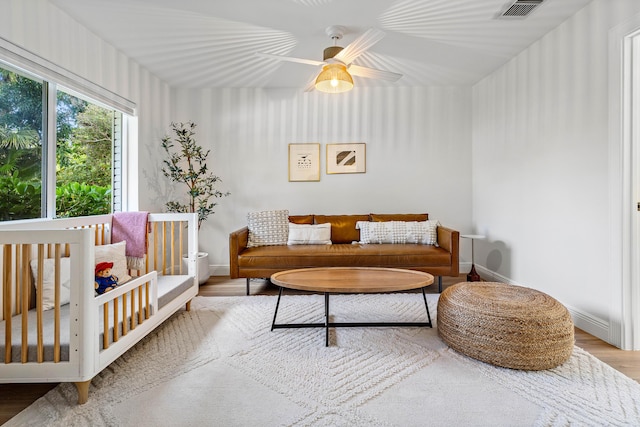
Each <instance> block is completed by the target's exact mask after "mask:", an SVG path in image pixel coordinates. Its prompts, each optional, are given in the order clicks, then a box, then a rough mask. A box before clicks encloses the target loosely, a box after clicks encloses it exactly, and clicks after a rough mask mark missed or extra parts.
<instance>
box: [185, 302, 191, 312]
mask: <svg viewBox="0 0 640 427" xmlns="http://www.w3.org/2000/svg"><path fill="white" fill-rule="evenodd" d="M186 310H187V311H191V300H189V301H187V307H186Z"/></svg>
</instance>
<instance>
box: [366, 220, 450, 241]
mask: <svg viewBox="0 0 640 427" xmlns="http://www.w3.org/2000/svg"><path fill="white" fill-rule="evenodd" d="M438 225H440V224H439V223H438V221H434V220H431V221H384V222H380V221H378V222H373V221H358V223H357V224H356V227H357V228H358V229H359V230H360V243H362V244H369V243H378V244H380V243H398V244H404V243H407V244H409V243H417V244H423V245H437V243H438V242H437V240H438V233H437V229H438Z"/></svg>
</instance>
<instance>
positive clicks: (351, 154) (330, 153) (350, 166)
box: [327, 142, 367, 174]
mask: <svg viewBox="0 0 640 427" xmlns="http://www.w3.org/2000/svg"><path fill="white" fill-rule="evenodd" d="M366 164H367V159H366V144H365V143H364V142H359V143H355V144H327V174H333V173H365V172H366Z"/></svg>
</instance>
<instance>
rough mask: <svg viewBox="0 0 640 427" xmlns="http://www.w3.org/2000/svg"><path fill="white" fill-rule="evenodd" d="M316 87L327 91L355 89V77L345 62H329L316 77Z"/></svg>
mask: <svg viewBox="0 0 640 427" xmlns="http://www.w3.org/2000/svg"><path fill="white" fill-rule="evenodd" d="M316 89H318V90H319V91H321V92H327V93H340V92H347V91H349V90H351V89H353V79H352V78H351V74H349V72H348V71H347V67H345V66H344V65H343V64H327V65H325V66H324V67H322V71H321V72H320V74H318V77H317V78H316Z"/></svg>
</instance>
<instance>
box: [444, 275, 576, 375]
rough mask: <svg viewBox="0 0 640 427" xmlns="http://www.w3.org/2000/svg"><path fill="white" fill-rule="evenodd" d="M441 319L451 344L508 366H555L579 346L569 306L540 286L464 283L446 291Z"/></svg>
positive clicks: (446, 336)
mask: <svg viewBox="0 0 640 427" xmlns="http://www.w3.org/2000/svg"><path fill="white" fill-rule="evenodd" d="M437 319H438V325H437V326H438V335H440V337H441V338H442V339H443V340H444V342H445V343H447V344H448V345H449V346H450V347H451V348H453V349H454V350H457V351H459V352H460V353H463V354H466V355H467V356H470V357H473V358H474V359H478V360H481V361H483V362H487V363H491V364H494V365H497V366H503V367H505V368H512V369H524V370H532V371H537V370H542V369H550V368H554V367H556V366H558V365H560V364H562V363H563V362H565V361H566V360H567V359H569V357H570V356H571V352H572V351H573V344H574V339H573V321H572V320H571V316H570V315H569V311H568V310H567V309H566V307H564V306H563V305H562V304H560V303H559V302H558V301H556V300H555V299H553V298H552V297H550V296H549V295H547V294H545V293H543V292H540V291H537V290H535V289H530V288H525V287H521V286H515V285H507V284H505V283H494V282H463V283H458V284H456V285H453V286H451V287H449V288H447V289H445V290H444V292H442V294H440V299H439V300H438V313H437Z"/></svg>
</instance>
